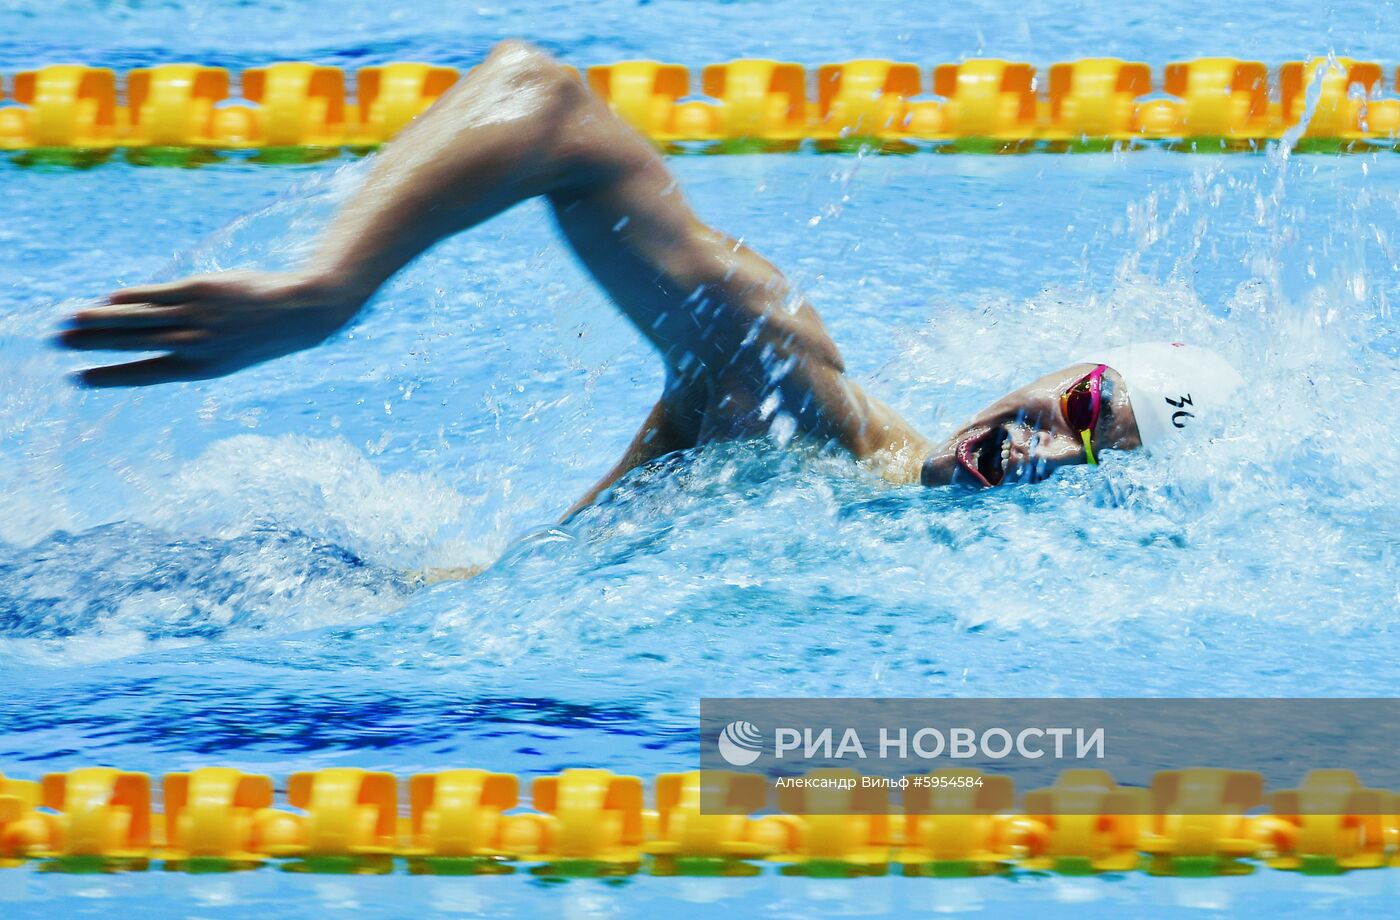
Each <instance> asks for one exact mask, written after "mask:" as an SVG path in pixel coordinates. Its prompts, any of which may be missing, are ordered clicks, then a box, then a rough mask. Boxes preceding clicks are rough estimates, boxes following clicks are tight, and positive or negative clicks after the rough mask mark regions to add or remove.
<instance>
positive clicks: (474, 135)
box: [308, 44, 584, 301]
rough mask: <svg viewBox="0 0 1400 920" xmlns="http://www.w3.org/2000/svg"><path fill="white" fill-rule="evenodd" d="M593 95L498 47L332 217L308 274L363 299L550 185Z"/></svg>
mask: <svg viewBox="0 0 1400 920" xmlns="http://www.w3.org/2000/svg"><path fill="white" fill-rule="evenodd" d="M583 92H584V90H583V87H582V86H581V85H580V84H578V83H577V81H576V80H574V78H573V77H572V76H571V75H569V74H568V73H567V72H566V71H564V70H563V68H561V67H560V66H559V65H557V64H555V63H554V62H553V61H552V60H550V59H549V58H548V57H546V56H545V55H543V54H542V53H541V52H538V51H536V50H534V49H531V48H529V47H527V46H524V45H519V44H507V45H503V46H501V47H499V48H498V49H497V50H496V51H495V52H494V53H493V54H492V55H491V57H490V59H488V60H487V62H486V63H484V64H483V65H482V66H481V67H479V68H477V69H476V70H475V71H474V72H473V73H472V74H471V75H469V76H468V77H467V78H466V79H465V80H463V81H462V82H461V83H459V84H458V85H457V86H456V87H454V88H453V89H452V90H451V91H449V92H448V93H447V94H445V95H444V96H443V97H442V99H440V100H439V101H438V103H437V104H436V105H434V106H433V107H432V108H431V109H429V110H428V111H427V112H426V113H425V114H424V115H423V116H422V117H421V118H420V119H418V120H417V121H416V122H414V123H413V124H412V125H411V126H410V127H409V128H408V129H406V130H405V131H404V132H403V133H402V134H401V135H400V136H399V137H398V138H397V139H396V140H395V141H394V142H393V143H392V144H391V145H389V146H388V147H387V148H385V150H384V151H383V152H382V153H381V154H380V155H379V158H378V162H377V163H376V164H375V167H374V170H373V172H371V174H370V176H369V178H368V180H366V182H365V185H364V187H363V188H362V189H360V191H359V192H358V193H357V194H356V195H355V196H354V197H353V198H352V199H351V200H350V201H349V202H348V203H347V204H346V205H345V207H344V208H343V209H342V210H341V212H340V213H339V214H338V215H337V216H336V217H335V219H334V220H333V221H332V223H331V226H330V228H329V230H328V231H327V233H326V235H325V237H324V238H323V240H322V241H321V243H320V245H319V247H318V248H317V250H316V253H315V255H314V256H313V258H312V260H311V263H310V265H309V266H308V272H309V274H310V275H311V276H312V277H314V278H316V279H318V281H320V282H322V283H327V284H331V285H333V286H335V287H337V288H338V289H340V290H341V291H342V292H343V293H344V294H345V295H346V296H347V297H353V298H354V299H358V300H360V301H363V300H364V299H367V298H368V297H369V296H370V295H371V294H373V293H374V291H375V290H377V289H378V288H379V286H380V285H382V284H383V283H384V282H385V281H387V280H388V279H389V278H390V277H392V276H393V275H394V273H395V272H397V271H398V270H399V269H401V268H403V267H404V266H405V265H406V264H408V263H409V262H410V261H412V260H413V259H414V258H415V257H416V256H418V255H419V254H420V253H422V252H423V251H424V250H425V249H427V248H429V247H430V246H432V245H433V244H435V243H437V242H438V241H440V240H442V239H444V238H446V237H448V236H451V235H453V234H455V233H459V232H461V231H462V230H465V229H467V228H469V227H472V226H475V225H476V224H478V223H481V222H482V221H484V220H486V219H488V218H490V217H492V216H493V215H495V214H497V213H499V212H501V211H503V210H505V209H507V208H509V207H510V206H512V205H514V204H516V203H517V202H519V201H522V200H524V199H526V198H530V197H533V196H535V195H539V194H543V193H545V192H546V191H548V190H549V189H550V188H551V187H552V186H553V185H554V184H555V183H556V182H557V181H558V180H559V178H560V174H561V172H562V171H563V169H564V167H563V166H562V163H561V161H562V157H561V155H560V146H561V139H560V135H561V133H562V132H564V131H565V130H566V129H567V124H566V121H567V117H568V108H569V106H570V105H571V104H572V102H573V101H574V100H573V97H574V96H577V95H580V94H582V93H583Z"/></svg>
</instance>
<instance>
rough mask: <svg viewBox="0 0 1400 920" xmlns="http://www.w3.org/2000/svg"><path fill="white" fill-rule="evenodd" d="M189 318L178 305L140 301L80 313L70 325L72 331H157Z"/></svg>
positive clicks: (179, 323)
mask: <svg viewBox="0 0 1400 920" xmlns="http://www.w3.org/2000/svg"><path fill="white" fill-rule="evenodd" d="M189 316H190V312H189V310H188V309H186V308H185V307H184V306H182V305H174V306H166V307H154V306H147V305H146V303H145V302H144V301H143V302H141V303H139V304H134V305H133V304H118V305H113V306H108V307H92V308H91V309H88V310H80V311H78V312H77V313H74V314H73V316H72V319H71V320H70V322H71V323H72V324H73V326H74V328H76V329H158V328H163V327H171V326H180V325H184V324H186V323H187V322H188V321H189Z"/></svg>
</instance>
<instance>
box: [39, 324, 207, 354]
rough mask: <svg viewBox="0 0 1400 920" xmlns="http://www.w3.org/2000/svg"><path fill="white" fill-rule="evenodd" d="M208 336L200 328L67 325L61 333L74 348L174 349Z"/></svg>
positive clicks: (61, 339)
mask: <svg viewBox="0 0 1400 920" xmlns="http://www.w3.org/2000/svg"><path fill="white" fill-rule="evenodd" d="M207 339H208V336H207V334H205V333H204V332H201V331H200V330H198V329H122V328H115V329H114V328H111V327H104V328H100V329H66V330H64V331H63V332H62V333H60V334H59V336H58V342H59V344H60V345H62V346H63V347H64V348H71V349H73V350H74V351H171V350H173V349H176V348H182V347H185V346H189V345H197V344H199V343H200V342H203V341H205V340H207Z"/></svg>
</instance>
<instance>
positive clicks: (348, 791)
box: [0, 767, 1400, 877]
mask: <svg viewBox="0 0 1400 920" xmlns="http://www.w3.org/2000/svg"><path fill="white" fill-rule="evenodd" d="M806 778H807V779H808V780H812V781H813V782H809V783H805V784H803V785H802V786H800V787H796V788H794V787H789V788H786V789H782V788H779V789H775V790H773V793H774V795H773V796H770V795H769V791H770V790H769V782H770V781H769V780H768V779H767V778H766V777H763V776H760V775H758V774H741V773H730V772H724V771H705V772H703V773H702V772H692V773H683V774H661V775H659V776H657V777H656V778H655V781H654V782H653V783H652V788H651V796H650V803H649V804H648V801H647V799H648V797H647V795H646V789H645V788H644V785H643V782H642V780H641V779H640V778H638V777H635V776H622V775H618V774H614V773H612V772H610V771H608V770H604V769H569V770H565V771H563V772H562V773H559V774H557V775H549V776H542V777H536V778H535V779H534V780H533V782H532V784H531V788H530V796H529V803H528V809H527V808H523V807H522V802H521V796H520V781H519V779H518V778H517V777H516V776H514V775H513V774H509V773H493V772H489V771H486V770H475V769H461V770H445V771H442V772H438V773H428V774H419V775H415V776H412V777H410V778H409V780H408V782H407V784H406V786H404V787H401V785H400V782H399V780H398V779H397V778H396V777H395V776H394V775H393V774H390V773H384V772H377V771H369V770H362V769H356V768H344V767H336V768H330V769H323V770H318V771H314V772H302V773H293V774H291V775H290V776H289V777H288V778H287V780H286V783H285V785H284V786H283V787H282V790H281V794H280V796H279V795H278V792H277V789H276V787H275V786H274V783H273V780H272V778H271V777H269V776H266V775H262V774H255V773H245V772H243V771H241V770H238V769H233V768H228V767H205V768H201V769H197V770H192V771H190V772H181V773H169V774H166V775H165V776H164V777H163V778H162V780H161V783H160V793H161V801H162V803H163V806H162V807H161V808H157V807H156V806H155V803H154V801H153V788H152V782H151V777H150V776H148V775H147V774H145V773H136V772H128V771H123V770H118V769H114V768H111V767H84V768H80V769H75V770H71V771H69V772H67V773H53V774H49V775H46V776H44V777H43V778H42V780H41V781H39V782H34V781H27V780H19V779H13V778H6V777H4V776H3V775H0V866H10V867H13V866H20V865H24V864H26V863H28V862H34V861H38V862H40V863H41V864H43V865H46V866H47V867H49V868H58V869H64V868H68V869H74V870H78V871H93V870H107V869H113V868H117V869H122V868H125V869H144V868H147V867H148V866H149V865H150V863H151V862H152V861H159V862H162V863H164V864H165V866H166V867H168V868H172V869H192V870H209V869H237V868H252V867H256V866H258V865H262V864H265V863H267V862H269V861H272V860H276V861H280V863H281V864H282V865H283V867H284V868H293V869H299V870H305V871H335V872H344V871H352V872H389V871H393V868H394V864H395V861H396V860H407V862H408V865H409V868H410V871H417V872H460V873H471V874H502V873H507V872H512V871H515V868H514V867H515V866H516V865H522V866H526V867H529V871H531V872H534V873H536V874H563V875H570V874H574V875H619V874H621V875H625V874H633V873H637V872H647V873H650V874H654V875H687V874H704V875H752V874H756V873H758V872H759V871H761V870H760V866H761V865H763V864H769V865H773V864H776V865H778V866H780V867H781V869H780V871H782V872H783V873H785V874H806V875H814V876H837V877H848V876H852V875H871V874H875V875H883V874H888V873H890V872H892V871H898V872H900V873H902V874H904V875H911V876H927V877H950V876H957V877H966V876H979V875H988V874H994V873H1002V872H1014V871H1024V870H1039V871H1053V872H1060V873H1065V874H1074V875H1096V874H1100V873H1106V872H1128V871H1135V870H1140V871H1145V872H1148V873H1151V874H1156V875H1191V876H1232V875H1241V874H1247V873H1250V872H1252V871H1254V870H1255V868H1256V867H1257V866H1259V865H1265V866H1269V867H1272V868H1275V869H1285V870H1300V871H1303V872H1308V873H1325V874H1336V873H1340V872H1345V871H1348V870H1353V869H1376V868H1381V867H1384V866H1396V865H1400V817H1397V813H1400V796H1397V795H1396V794H1395V793H1393V792H1390V791H1387V790H1380V789H1368V788H1365V787H1364V786H1363V785H1362V784H1361V782H1360V781H1359V780H1358V779H1357V777H1356V776H1355V775H1354V774H1353V773H1351V772H1350V771H1346V770H1315V771H1313V772H1311V773H1309V774H1308V775H1307V776H1306V777H1305V778H1304V780H1303V782H1302V783H1301V784H1300V785H1299V787H1298V788H1297V789H1292V790H1277V791H1274V792H1272V793H1270V794H1268V795H1266V794H1265V789H1264V781H1263V779H1262V777H1261V776H1260V775H1259V774H1258V773H1252V772H1246V771H1239V770H1225V769H1215V768H1192V769H1186V770H1168V771H1162V772H1159V773H1157V774H1156V775H1154V777H1153V778H1152V782H1151V785H1150V786H1149V787H1146V788H1144V787H1131V786H1120V785H1118V784H1117V783H1116V782H1115V781H1114V779H1113V778H1112V777H1111V776H1110V775H1109V774H1108V773H1106V772H1105V771H1102V770H1086V769H1075V770H1067V771H1065V772H1063V773H1061V774H1060V776H1059V777H1058V779H1057V780H1056V782H1055V784H1054V785H1053V786H1050V787H1048V788H1045V789H1038V790H1031V791H1029V792H1027V793H1025V795H1024V796H1022V798H1021V799H1020V801H1019V803H1018V802H1017V800H1016V797H1015V789H1014V784H1013V781H1012V780H1011V778H1010V777H1006V776H997V775H993V774H985V773H982V772H980V771H977V770H972V769H951V770H938V771H934V772H932V773H929V774H923V775H922V776H921V777H920V778H919V779H921V780H922V781H920V782H916V783H913V784H912V785H910V786H909V788H908V789H907V791H905V792H904V794H903V796H902V801H901V802H900V803H899V804H895V803H894V802H893V800H892V799H891V797H890V794H889V792H888V791H887V789H885V788H883V787H881V786H880V785H878V784H872V785H870V786H867V785H866V784H865V783H864V781H863V778H862V777H861V776H859V774H857V773H856V772H855V771H852V770H847V769H823V770H814V771H812V772H810V773H808V774H807V775H806ZM908 779H910V780H914V779H916V778H915V777H909V778H908ZM401 793H402V794H403V795H402V798H401ZM770 798H773V799H775V800H776V801H770ZM714 803H721V804H723V806H724V810H726V811H732V812H734V813H733V814H716V813H710V812H712V811H718V810H719V809H718V808H716V806H715V804H714ZM1265 804H1267V805H1268V807H1269V810H1268V811H1267V812H1264V813H1251V812H1255V811H1257V810H1258V809H1259V808H1260V806H1262V805H1265ZM774 805H776V806H777V808H776V810H774V809H773V807H772V806H774ZM702 806H703V807H702ZM707 809H709V810H708V811H707Z"/></svg>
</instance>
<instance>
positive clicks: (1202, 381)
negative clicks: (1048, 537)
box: [922, 342, 1244, 488]
mask: <svg viewBox="0 0 1400 920" xmlns="http://www.w3.org/2000/svg"><path fill="white" fill-rule="evenodd" d="M1243 383H1244V380H1243V379H1242V378H1241V377H1240V375H1239V374H1238V373H1236V371H1235V369H1234V368H1233V367H1231V366H1230V365H1229V364H1228V363H1227V362H1226V361H1225V359H1223V358H1221V357H1220V356H1219V355H1217V354H1216V353H1215V352H1213V351H1209V350H1207V349H1204V348H1197V347H1194V346H1190V345H1182V344H1180V343H1174V342H1149V343H1143V344H1138V345H1128V346H1124V347H1122V348H1115V349H1109V350H1106V351H1104V352H1101V353H1099V354H1096V355H1093V356H1091V357H1090V358H1089V359H1087V360H1085V361H1081V362H1078V363H1076V364H1072V365H1070V366H1069V367H1066V368H1062V369H1061V370H1058V371H1055V372H1054V373H1051V374H1047V375H1045V376H1044V377H1041V378H1040V379H1039V380H1036V381H1035V382H1033V383H1030V384H1027V385H1026V386H1023V387H1021V388H1020V389H1018V390H1015V391H1013V392H1011V393H1008V394H1007V395H1006V396H1003V397H1002V398H1001V399H999V400H997V401H996V402H994V403H992V404H991V405H990V406H988V407H987V408H985V409H983V410H982V411H981V412H979V413H978V414H977V416H976V417H975V418H973V419H972V421H970V422H968V423H967V424H966V425H964V426H963V427H962V428H961V429H959V430H958V431H957V432H956V433H955V434H954V435H953V436H952V437H951V438H950V439H949V440H948V441H947V442H945V443H944V445H943V446H942V447H941V448H940V449H939V450H938V451H937V452H936V453H935V454H934V455H933V456H931V457H929V458H928V459H927V460H926V461H925V462H924V465H923V473H922V478H923V482H924V484H925V485H946V484H948V483H962V484H966V485H972V486H977V487H981V488H986V487H991V486H998V485H1005V484H1008V483H1013V482H1040V481H1041V480H1043V479H1046V478H1048V477H1049V476H1050V475H1051V474H1052V473H1053V472H1054V471H1055V470H1056V469H1058V468H1059V467H1062V466H1072V465H1075V464H1080V463H1092V462H1095V461H1096V460H1097V457H1098V455H1099V454H1100V453H1101V452H1102V451H1106V450H1133V449H1135V448H1138V447H1147V448H1154V449H1155V448H1160V447H1166V446H1168V445H1170V443H1171V442H1172V441H1173V440H1174V439H1176V438H1179V437H1181V436H1182V435H1183V434H1185V433H1187V432H1189V431H1190V430H1191V428H1192V427H1194V426H1195V425H1196V424H1198V423H1199V421H1200V420H1202V419H1204V418H1205V417H1206V416H1208V415H1210V414H1211V413H1213V412H1218V411H1219V410H1220V409H1222V408H1224V407H1225V406H1226V405H1227V404H1228V398H1229V396H1230V394H1231V393H1232V392H1233V391H1234V390H1235V389H1237V388H1238V387H1240V386H1241V385H1242V384H1243ZM1086 420H1092V427H1091V428H1090V429H1089V430H1088V433H1087V435H1086V433H1085V430H1083V429H1081V427H1079V426H1083V425H1085V424H1086Z"/></svg>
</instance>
